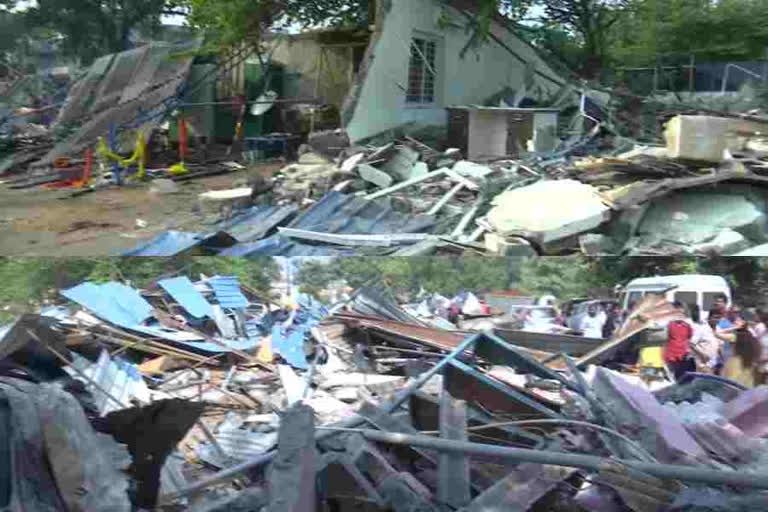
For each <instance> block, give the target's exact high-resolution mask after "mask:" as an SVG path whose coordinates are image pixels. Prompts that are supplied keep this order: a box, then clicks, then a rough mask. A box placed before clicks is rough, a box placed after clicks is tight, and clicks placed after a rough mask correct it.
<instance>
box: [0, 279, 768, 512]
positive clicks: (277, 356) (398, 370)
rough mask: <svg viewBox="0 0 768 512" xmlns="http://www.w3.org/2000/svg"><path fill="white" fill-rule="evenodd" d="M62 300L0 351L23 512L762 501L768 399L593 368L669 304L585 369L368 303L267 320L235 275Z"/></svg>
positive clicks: (98, 288) (665, 312) (371, 294)
mask: <svg viewBox="0 0 768 512" xmlns="http://www.w3.org/2000/svg"><path fill="white" fill-rule="evenodd" d="M63 295H64V296H65V297H66V298H68V299H70V300H71V301H74V302H76V303H79V304H80V305H81V306H82V307H83V308H84V309H83V310H80V311H77V312H74V313H73V312H71V311H70V310H68V309H67V308H63V307H49V308H46V309H44V310H43V311H41V312H40V314H34V315H33V314H29V315H24V316H22V317H20V318H19V319H18V320H17V321H16V322H14V323H13V324H12V325H10V326H8V327H6V328H4V329H3V330H2V332H0V362H1V364H0V368H1V370H0V373H1V376H0V396H2V397H3V400H0V404H5V406H4V407H2V408H0V409H2V413H0V417H2V418H4V421H2V422H0V428H2V429H5V435H3V436H2V439H3V440H4V442H5V447H6V449H4V450H0V456H2V454H5V456H6V459H7V460H6V461H5V462H6V463H5V464H3V466H2V467H4V468H6V469H7V470H6V472H5V473H0V484H2V485H0V488H2V489H7V490H8V491H7V492H4V493H2V494H0V498H2V501H0V503H2V505H3V506H4V507H5V508H8V507H9V506H10V509H11V510H15V509H16V508H19V506H20V504H21V503H23V504H24V506H28V504H30V503H36V504H38V505H35V509H36V510H37V509H41V510H42V509H45V510H84V511H90V510H107V509H109V510H130V509H136V508H145V509H149V508H159V509H165V510H196V511H209V512H213V511H224V510H243V511H251V510H259V509H261V508H262V507H264V506H269V507H278V508H290V509H292V510H306V511H307V512H310V511H313V510H315V509H316V507H318V506H322V507H328V508H338V509H345V508H348V507H355V508H356V507H360V506H364V507H366V508H370V509H372V510H396V511H400V510H402V511H406V510H408V511H412V510H415V509H418V510H437V509H442V508H444V507H446V506H447V507H451V508H458V509H466V510H481V509H483V510H485V509H489V508H490V509H493V510H502V509H514V510H535V511H545V510H547V511H549V510H616V511H628V510H634V511H641V510H642V511H645V510H665V511H682V510H686V511H704V510H707V511H709V510H717V511H720V510H722V511H723V512H725V511H730V510H741V509H745V510H746V509H747V508H746V507H751V508H749V509H750V510H753V509H760V506H761V505H762V506H763V507H764V506H765V504H766V503H767V501H766V500H768V495H767V494H766V489H768V478H766V477H765V475H764V472H765V467H766V464H768V449H766V448H768V447H767V446H766V443H765V440H764V439H763V438H764V437H765V436H766V435H768V423H766V418H767V417H768V416H767V415H766V414H765V409H766V408H767V407H768V388H765V387H761V388H757V389H753V390H744V389H743V388H742V387H741V386H740V385H738V384H736V383H733V382H730V381H727V380H725V379H721V378H718V377H713V376H710V375H698V374H689V375H688V376H687V378H686V380H683V381H680V382H679V383H677V384H674V385H669V384H667V385H663V386H656V387H657V388H658V389H657V390H656V391H651V388H649V387H648V385H646V384H645V383H644V381H643V379H642V378H641V377H640V376H639V375H638V374H631V373H626V372H622V373H619V372H615V371H611V370H608V369H607V368H605V367H600V366H595V365H596V364H605V363H606V362H608V361H609V360H610V358H611V356H612V354H613V353H615V351H616V350H618V349H620V348H621V347H622V346H623V345H625V344H626V343H629V342H630V341H629V340H630V338H633V337H634V336H635V335H636V334H638V333H642V332H643V331H644V330H645V329H647V328H648V327H650V326H652V325H654V324H655V323H658V322H663V321H664V320H669V319H670V318H673V317H674V315H675V313H674V308H671V305H669V304H668V303H666V302H664V301H663V300H662V299H660V298H654V297H651V298H649V299H647V300H646V301H644V302H643V303H642V304H641V305H640V306H638V309H637V310H636V311H635V312H634V313H633V315H631V316H630V318H629V319H628V320H627V322H626V323H625V325H624V326H622V328H621V329H620V330H619V331H618V333H617V335H616V337H615V338H614V339H613V340H612V341H610V342H607V343H604V344H601V345H600V346H599V347H597V348H595V349H593V350H591V351H589V352H587V353H585V354H584V355H582V356H581V357H580V358H579V359H575V360H574V359H572V358H571V357H570V355H567V354H566V353H565V352H566V351H568V352H574V353H584V350H583V348H574V349H573V350H571V347H567V346H566V345H563V346H562V348H561V350H552V351H551V352H543V351H540V350H536V349H535V347H537V346H538V347H539V348H541V345H536V344H535V343H532V347H531V348H528V347H525V346H521V345H518V341H520V342H522V345H524V344H525V342H524V340H522V339H521V338H516V337H514V336H510V337H509V339H506V340H505V339H501V338H500V337H497V336H495V335H493V334H491V333H467V332H461V331H455V330H454V331H449V330H443V329H439V328H435V327H431V326H426V325H423V324H420V323H419V321H418V320H416V319H414V318H413V317H411V316H410V315H409V314H408V313H407V312H405V311H403V310H402V309H400V308H399V307H397V305H396V304H395V303H393V302H392V301H391V300H389V299H387V297H386V296H385V295H383V294H381V293H377V292H376V291H375V290H373V289H370V288H369V289H363V290H358V292H357V293H356V294H355V295H354V296H353V297H351V299H350V301H349V302H347V303H346V304H342V305H339V307H343V308H344V311H342V310H340V309H339V307H336V308H332V309H331V310H327V309H325V308H324V307H323V306H322V305H321V304H319V303H317V302H316V301H314V300H313V299H312V298H311V297H307V296H302V297H299V298H298V300H295V301H294V300H286V301H284V303H283V304H282V306H281V307H280V308H276V307H269V306H268V305H267V304H266V303H263V302H262V303H258V302H256V301H257V297H256V296H255V295H254V294H252V292H251V291H249V290H247V289H244V288H243V287H241V286H239V285H238V283H237V282H236V280H234V279H232V278H226V277H213V278H203V279H201V280H200V281H198V282H192V281H190V280H189V279H188V278H186V277H176V278H167V279H162V280H159V281H158V282H157V285H156V286H153V287H152V288H150V289H148V290H144V291H138V290H135V289H133V288H130V287H129V286H126V285H124V284H120V283H104V284H94V283H83V284H81V285H78V286H76V287H74V288H70V289H68V290H65V291H64V292H63ZM550 346H551V345H550ZM45 461H47V462H45ZM75 468H77V470H75ZM8 470H10V471H8ZM27 477H28V478H27ZM702 497H707V498H708V499H706V500H704V499H703V498H702ZM19 510H21V509H20V508H19Z"/></svg>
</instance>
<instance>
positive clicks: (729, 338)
mask: <svg viewBox="0 0 768 512" xmlns="http://www.w3.org/2000/svg"><path fill="white" fill-rule="evenodd" d="M720 302H721V301H720V299H718V300H717V301H715V307H716V308H718V305H719V303H720ZM720 311H723V317H722V318H721V319H720V321H719V322H718V324H717V328H716V329H715V335H717V337H718V338H720V339H721V340H723V342H724V343H723V346H722V350H721V353H720V358H719V361H718V364H717V371H716V373H718V372H719V371H720V370H722V368H723V365H724V364H725V361H726V360H727V359H728V357H729V356H730V355H731V347H732V345H733V344H734V343H736V331H737V330H739V329H741V328H743V327H744V326H745V325H746V324H745V322H744V319H743V318H742V317H741V309H740V308H739V307H738V306H736V305H733V306H731V308H730V309H729V308H723V309H722V310H720Z"/></svg>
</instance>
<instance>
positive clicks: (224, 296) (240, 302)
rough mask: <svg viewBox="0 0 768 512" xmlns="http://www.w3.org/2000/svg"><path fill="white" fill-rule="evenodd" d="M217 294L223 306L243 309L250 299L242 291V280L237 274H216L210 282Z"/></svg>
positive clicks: (217, 298)
mask: <svg viewBox="0 0 768 512" xmlns="http://www.w3.org/2000/svg"><path fill="white" fill-rule="evenodd" d="M208 284H210V285H211V288H213V293H215V294H216V300H218V301H219V304H220V305H221V307H223V308H229V309H241V308H247V307H248V299H247V298H246V297H245V295H243V292H241V291H240V280H239V279H238V278H237V277H236V276H216V277H212V278H211V280H210V281H209V282H208Z"/></svg>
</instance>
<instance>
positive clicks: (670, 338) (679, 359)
mask: <svg viewBox="0 0 768 512" xmlns="http://www.w3.org/2000/svg"><path fill="white" fill-rule="evenodd" d="M672 305H673V306H674V307H675V309H676V310H678V312H680V313H682V314H683V315H685V305H684V304H683V303H682V302H679V301H675V302H674V303H673V304H672ZM692 338H693V327H691V324H690V323H689V320H688V319H681V320H672V321H671V322H669V324H668V325H667V344H666V346H665V347H664V362H665V363H666V365H667V367H668V368H669V369H670V371H671V372H672V374H673V375H674V376H675V380H680V379H681V378H682V377H683V375H685V374H686V373H688V372H695V371H696V362H695V360H694V359H693V356H692V355H691V339H692Z"/></svg>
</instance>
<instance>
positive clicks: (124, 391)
mask: <svg viewBox="0 0 768 512" xmlns="http://www.w3.org/2000/svg"><path fill="white" fill-rule="evenodd" d="M72 356H73V358H74V359H73V362H72V366H73V367H74V368H77V369H78V370H80V371H81V372H82V373H83V374H85V375H86V376H88V377H89V378H90V379H91V380H92V381H93V382H95V383H96V384H98V387H97V386H94V385H93V384H91V383H90V382H85V384H86V389H88V390H89V391H90V392H91V393H92V394H93V397H94V400H95V402H96V407H97V408H98V409H99V412H100V413H101V415H102V416H104V415H106V414H108V413H110V412H112V411H117V410H120V409H123V406H121V405H120V404H118V403H117V402H115V401H114V400H113V399H112V398H110V396H111V397H114V398H116V399H117V400H119V401H120V402H121V403H122V404H124V405H126V406H127V405H130V403H131V400H132V399H133V398H137V399H139V401H141V402H144V403H148V402H149V401H150V399H151V396H150V392H149V388H148V387H147V384H146V383H145V382H144V379H143V377H142V376H141V374H140V373H139V370H138V369H137V368H136V366H135V365H133V364H131V363H128V362H126V361H122V360H120V359H114V360H113V359H110V357H109V353H108V352H107V351H106V350H104V351H103V352H102V353H101V355H100V356H99V359H98V360H97V361H96V362H95V363H91V362H90V361H88V360H87V359H85V358H84V357H82V356H79V355H77V354H72ZM71 373H72V376H73V377H74V378H76V379H77V378H79V374H78V373H77V372H74V371H73V372H71ZM105 391H106V392H107V393H109V395H107V394H106V393H105Z"/></svg>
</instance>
